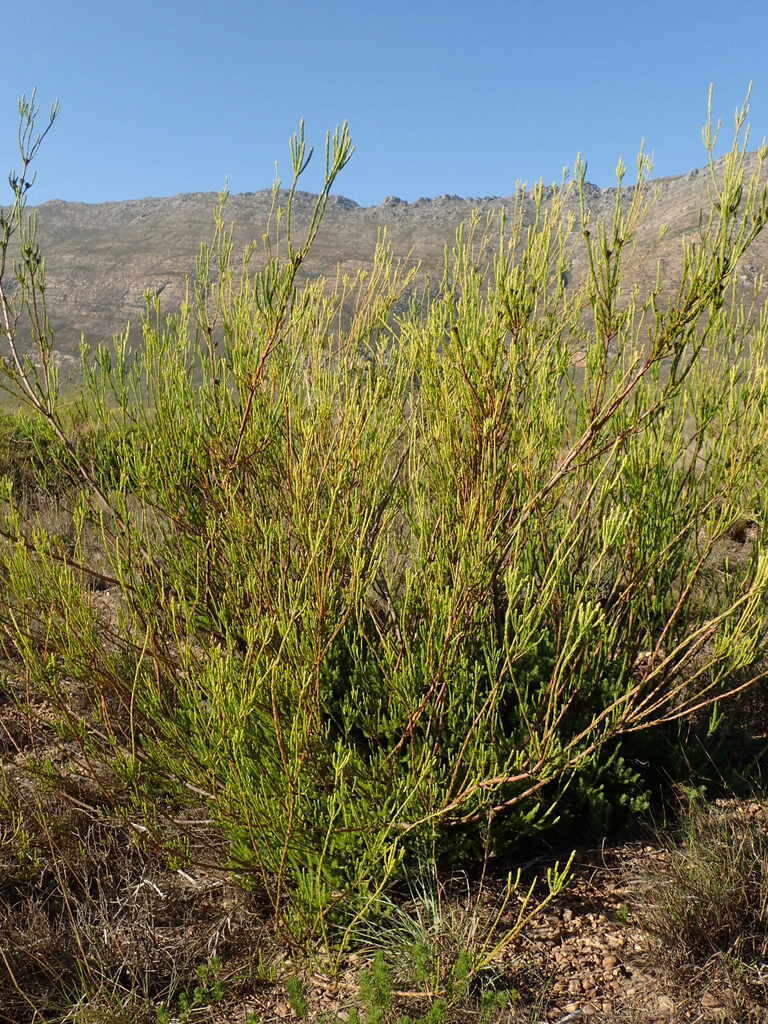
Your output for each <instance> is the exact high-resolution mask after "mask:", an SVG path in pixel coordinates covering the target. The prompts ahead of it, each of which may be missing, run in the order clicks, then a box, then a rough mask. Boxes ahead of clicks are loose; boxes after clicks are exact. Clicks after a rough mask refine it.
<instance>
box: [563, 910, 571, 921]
mask: <svg viewBox="0 0 768 1024" xmlns="http://www.w3.org/2000/svg"><path fill="white" fill-rule="evenodd" d="M563 920H564V921H565V922H568V921H572V920H573V911H572V910H571V908H570V907H566V908H565V910H564V911H563Z"/></svg>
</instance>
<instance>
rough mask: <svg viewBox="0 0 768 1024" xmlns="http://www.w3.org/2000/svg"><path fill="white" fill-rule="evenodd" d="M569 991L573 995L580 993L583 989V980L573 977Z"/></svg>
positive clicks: (569, 984)
mask: <svg viewBox="0 0 768 1024" xmlns="http://www.w3.org/2000/svg"><path fill="white" fill-rule="evenodd" d="M568 991H569V993H570V994H571V995H572V996H575V995H578V994H579V992H581V991H582V986H581V982H580V981H579V979H578V978H571V980H570V981H569V982H568Z"/></svg>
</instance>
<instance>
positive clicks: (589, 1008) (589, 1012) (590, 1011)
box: [581, 1003, 597, 1017]
mask: <svg viewBox="0 0 768 1024" xmlns="http://www.w3.org/2000/svg"><path fill="white" fill-rule="evenodd" d="M581 1012H582V1013H583V1014H584V1016H585V1017H594V1015H595V1014H596V1013H597V1007H596V1006H595V1005H594V1003H585V1004H584V1006H582V1008H581Z"/></svg>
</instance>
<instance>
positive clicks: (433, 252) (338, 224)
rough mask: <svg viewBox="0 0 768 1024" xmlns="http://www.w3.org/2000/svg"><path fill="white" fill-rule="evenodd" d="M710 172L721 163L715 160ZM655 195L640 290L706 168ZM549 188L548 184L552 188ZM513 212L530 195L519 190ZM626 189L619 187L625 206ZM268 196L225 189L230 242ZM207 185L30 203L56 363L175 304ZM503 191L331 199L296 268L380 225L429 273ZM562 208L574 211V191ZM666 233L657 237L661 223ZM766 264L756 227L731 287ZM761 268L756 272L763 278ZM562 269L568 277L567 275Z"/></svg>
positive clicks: (692, 209) (349, 253)
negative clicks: (188, 190)
mask: <svg viewBox="0 0 768 1024" xmlns="http://www.w3.org/2000/svg"><path fill="white" fill-rule="evenodd" d="M746 160H747V172H748V173H750V172H751V171H752V170H754V169H755V168H756V167H757V166H758V164H757V155H756V154H748V155H747V158H746ZM715 166H716V168H717V169H718V171H719V170H720V169H721V167H722V161H720V162H719V164H716V165H715ZM649 185H650V188H649V192H655V194H656V199H655V201H654V202H653V203H652V205H651V208H650V210H649V212H648V214H647V216H646V218H645V220H644V222H643V224H642V226H641V227H640V229H639V230H638V232H637V235H636V238H635V242H634V245H633V246H632V247H631V248H630V249H629V250H628V252H627V257H626V264H627V273H628V277H627V280H628V281H629V283H637V284H639V285H640V287H641V289H643V290H645V289H648V288H650V287H651V286H652V285H653V283H654V282H655V279H656V272H657V263H658V265H659V266H660V268H661V276H662V281H663V282H664V285H665V287H666V289H667V290H668V291H671V290H673V289H674V287H675V285H676V283H677V281H678V280H679V276H680V266H681V258H680V240H681V239H682V238H683V237H684V236H690V235H691V234H692V233H695V232H696V230H697V227H698V223H699V215H700V212H701V211H702V210H704V211H706V210H707V209H708V208H709V206H710V200H709V189H710V187H711V181H710V174H709V172H708V170H707V169H706V168H704V169H703V170H694V171H691V172H690V173H688V174H685V175H682V176H680V177H674V178H661V179H656V180H654V181H652V182H650V183H649ZM553 191H554V189H549V190H548V194H552V192H553ZM586 194H587V204H588V207H589V209H590V212H591V213H592V215H593V216H594V217H596V218H600V217H609V216H610V213H611V211H612V209H613V205H614V203H615V200H616V189H615V188H607V189H600V188H598V187H596V186H594V185H588V186H587V187H586ZM519 195H521V196H522V197H523V198H522V202H523V203H524V204H525V216H526V217H527V218H530V215H531V213H532V210H533V201H532V199H531V198H530V194H529V193H524V192H521V193H520V194H519ZM629 195H630V190H629V189H623V190H622V195H621V200H622V203H623V204H625V205H626V203H628V201H629ZM313 200H314V196H313V195H311V194H309V193H306V192H299V193H297V196H296V204H295V216H296V226H297V229H298V230H299V231H300V230H301V228H302V227H303V226H305V225H306V223H307V219H308V217H309V215H310V213H311V210H312V205H313ZM271 202H272V193H271V191H270V190H264V191H261V192H253V193H243V194H238V195H232V196H230V197H229V199H228V201H227V203H226V206H225V208H224V219H225V222H227V223H232V224H233V225H234V238H235V243H236V246H238V247H239V246H243V245H245V244H246V243H248V242H251V241H256V242H257V243H260V240H261V237H262V235H263V233H264V231H265V229H266V226H267V218H268V215H269V211H270V207H271ZM216 203H217V195H216V193H213V192H211V193H192V194H186V195H178V196H174V197H171V198H163V199H133V200H127V201H125V202H112V203H99V204H86V203H69V202H64V201H61V200H53V201H50V202H47V203H43V204H41V205H40V206H38V207H36V212H37V218H38V234H39V239H40V242H41V246H42V251H43V254H44V256H45V260H46V268H47V280H48V303H49V312H50V316H51V322H52V325H53V327H54V330H55V332H56V341H55V345H56V348H57V350H58V351H59V352H60V353H61V354H62V358H63V360H64V361H65V363H70V364H71V363H73V362H74V356H75V355H76V353H77V350H78V345H79V341H80V336H81V332H82V333H84V334H85V337H86V338H87V340H89V341H91V342H99V341H103V340H108V339H109V338H111V336H112V335H113V334H115V333H117V332H119V331H121V330H123V329H124V328H125V326H126V324H127V323H128V322H129V321H130V322H131V324H132V325H133V326H134V327H135V326H136V325H137V324H138V323H139V322H140V319H141V316H142V313H143V310H144V293H145V292H146V291H147V290H149V291H151V292H154V293H158V294H159V295H160V296H161V302H162V306H163V309H164V310H165V311H168V312H170V311H172V310H173V309H175V308H177V307H178V305H179V303H180V302H181V300H182V298H183V296H184V291H185V281H186V278H187V276H188V275H190V274H192V273H193V272H194V268H195V260H196V256H197V254H198V251H199V246H200V242H201V241H205V240H208V239H210V237H211V235H212V230H213V214H214V210H215V207H216ZM514 204H515V197H514V196H510V197H486V198H481V199H462V198H460V197H458V196H449V195H444V196H440V197H438V198H436V199H419V200H418V201H417V202H413V203H408V202H405V201H403V200H400V199H398V198H396V197H388V198H387V199H385V200H384V201H383V202H382V203H381V204H380V205H378V206H369V207H361V206H358V205H357V204H356V203H355V202H353V201H352V200H350V199H345V198H343V197H341V196H332V197H331V199H330V201H329V204H328V209H327V213H326V217H325V220H324V222H323V226H322V228H321V231H320V234H319V236H318V239H317V242H316V244H315V247H314V249H313V252H312V254H311V257H310V259H309V260H308V262H307V264H306V266H305V268H304V271H303V272H304V274H305V275H309V276H315V275H319V274H322V275H333V274H335V272H336V269H337V267H340V268H341V269H342V270H346V271H355V270H357V269H358V268H359V267H363V266H366V265H367V264H369V263H370V261H371V259H372V256H373V252H374V247H375V243H376V238H377V234H378V232H379V231H380V230H381V229H382V228H386V229H387V231H388V236H389V239H390V242H391V245H392V248H393V250H394V252H395V253H396V254H397V255H400V256H408V255H410V257H411V258H412V259H414V260H418V261H420V263H421V267H422V270H423V272H424V273H426V274H428V275H429V276H430V277H431V278H433V279H434V278H438V279H439V276H440V273H441V270H442V261H443V250H444V246H445V245H446V244H450V243H451V242H452V241H453V240H454V237H455V233H456V229H457V227H458V226H459V224H460V223H461V222H462V221H465V220H467V218H469V216H470V214H471V213H472V211H473V210H478V211H479V212H480V213H481V214H489V213H491V212H492V211H495V210H501V209H502V208H505V209H508V210H510V211H511V210H512V209H513V208H514ZM566 206H567V208H568V209H569V210H571V211H573V213H574V214H575V215H576V216H577V223H578V203H577V200H576V197H575V194H574V195H573V196H572V197H571V198H569V199H568V200H567V203H566ZM663 225H666V228H667V230H666V233H665V234H664V235H663V237H660V232H661V228H662V226H663ZM584 266H585V263H584V252H583V243H581V239H580V236H579V234H578V232H576V233H575V238H574V248H573V262H572V270H573V274H572V280H573V281H574V282H575V281H578V279H579V278H580V276H581V275H582V274H583V272H584ZM766 270H768V232H766V234H765V235H763V236H761V237H759V238H758V239H757V241H756V242H755V243H754V244H753V247H752V248H751V249H750V251H749V252H748V253H747V255H746V256H745V257H744V259H743V260H742V265H741V266H740V267H739V271H738V274H739V280H738V283H739V286H740V288H741V289H743V291H744V294H745V295H747V294H751V293H752V289H753V287H754V282H755V279H756V278H757V277H758V275H760V274H761V273H762V272H763V271H766ZM766 276H768V275H766ZM570 278H571V275H569V279H570Z"/></svg>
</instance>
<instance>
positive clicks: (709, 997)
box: [701, 992, 721, 1010]
mask: <svg viewBox="0 0 768 1024" xmlns="http://www.w3.org/2000/svg"><path fill="white" fill-rule="evenodd" d="M701 1005H702V1006H706V1007H707V1009H710V1010H711V1009H714V1008H716V1007H719V1006H720V1005H721V1002H720V999H719V998H718V996H716V995H715V993H714V992H705V993H704V995H703V996H702V997H701Z"/></svg>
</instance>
